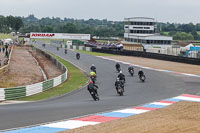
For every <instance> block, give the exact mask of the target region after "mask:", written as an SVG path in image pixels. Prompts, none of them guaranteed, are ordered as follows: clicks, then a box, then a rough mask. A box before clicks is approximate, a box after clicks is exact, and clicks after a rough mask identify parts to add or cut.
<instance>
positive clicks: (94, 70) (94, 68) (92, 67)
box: [90, 64, 97, 73]
mask: <svg viewBox="0 0 200 133" xmlns="http://www.w3.org/2000/svg"><path fill="white" fill-rule="evenodd" d="M96 69H97V68H96V67H95V66H94V64H92V66H91V67H90V70H92V71H93V72H95V73H96Z"/></svg>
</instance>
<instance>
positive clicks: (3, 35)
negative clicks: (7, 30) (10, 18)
mask: <svg viewBox="0 0 200 133" xmlns="http://www.w3.org/2000/svg"><path fill="white" fill-rule="evenodd" d="M8 38H13V36H12V35H10V34H3V33H0V39H8Z"/></svg>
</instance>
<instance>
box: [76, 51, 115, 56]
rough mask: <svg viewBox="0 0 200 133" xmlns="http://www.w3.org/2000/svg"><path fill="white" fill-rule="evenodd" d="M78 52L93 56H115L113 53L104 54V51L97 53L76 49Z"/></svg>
mask: <svg viewBox="0 0 200 133" xmlns="http://www.w3.org/2000/svg"><path fill="white" fill-rule="evenodd" d="M76 51H77V52H79V53H83V54H89V55H93V56H115V55H114V54H104V53H98V52H89V51H82V50H76Z"/></svg>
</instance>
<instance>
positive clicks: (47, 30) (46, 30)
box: [42, 25, 55, 32]
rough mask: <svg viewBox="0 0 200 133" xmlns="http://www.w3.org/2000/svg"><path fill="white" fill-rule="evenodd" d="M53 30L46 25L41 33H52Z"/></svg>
mask: <svg viewBox="0 0 200 133" xmlns="http://www.w3.org/2000/svg"><path fill="white" fill-rule="evenodd" d="M54 31H55V30H54V28H53V27H52V26H50V25H46V26H44V27H43V28H42V32H54Z"/></svg>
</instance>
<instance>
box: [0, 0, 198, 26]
mask: <svg viewBox="0 0 200 133" xmlns="http://www.w3.org/2000/svg"><path fill="white" fill-rule="evenodd" d="M29 14H34V15H35V16H36V17H38V18H41V17H53V16H54V17H61V18H64V17H66V18H76V19H89V18H95V19H108V20H117V21H123V19H124V18H125V17H153V18H156V19H157V20H158V21H159V22H178V23H189V22H193V23H198V22H200V0H0V15H4V16H8V15H13V16H25V17H26V16H28V15H29Z"/></svg>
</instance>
